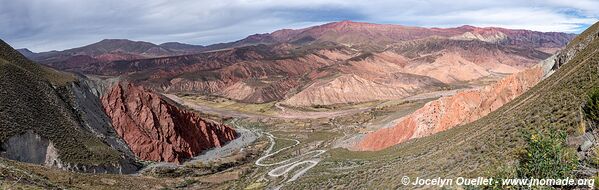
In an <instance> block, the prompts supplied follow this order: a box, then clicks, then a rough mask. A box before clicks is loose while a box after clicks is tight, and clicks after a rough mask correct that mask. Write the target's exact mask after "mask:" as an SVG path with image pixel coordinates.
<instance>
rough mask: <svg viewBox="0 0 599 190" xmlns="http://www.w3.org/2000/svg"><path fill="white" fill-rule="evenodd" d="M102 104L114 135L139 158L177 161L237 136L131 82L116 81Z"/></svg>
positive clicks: (220, 144)
mask: <svg viewBox="0 0 599 190" xmlns="http://www.w3.org/2000/svg"><path fill="white" fill-rule="evenodd" d="M102 105H103V107H104V110H105V112H106V114H107V115H108V117H110V118H111V120H112V125H113V126H114V128H115V130H116V132H117V133H118V135H119V136H120V137H121V138H123V139H124V140H125V142H126V143H127V144H128V145H129V147H130V148H131V150H132V151H133V153H135V155H137V156H138V157H139V158H141V159H143V160H153V161H167V162H176V163H181V161H183V160H184V159H186V158H190V157H193V156H196V155H198V154H199V153H201V152H202V151H203V150H206V149H209V148H212V147H220V146H222V145H223V144H224V143H226V142H228V141H230V140H233V139H235V138H236V137H237V134H236V133H235V131H234V130H233V129H231V128H229V127H228V126H225V125H222V124H218V123H215V122H210V121H207V120H204V119H202V118H200V117H199V116H198V115H197V114H195V113H193V112H190V111H186V110H182V109H180V108H178V107H177V106H174V105H171V104H170V103H169V102H167V101H166V100H165V99H164V98H163V97H162V96H160V95H158V94H155V93H153V92H151V91H149V90H146V89H144V88H142V87H137V86H134V85H132V84H117V85H115V86H114V87H113V88H112V89H111V90H109V91H108V92H107V93H106V94H105V95H104V96H102Z"/></svg>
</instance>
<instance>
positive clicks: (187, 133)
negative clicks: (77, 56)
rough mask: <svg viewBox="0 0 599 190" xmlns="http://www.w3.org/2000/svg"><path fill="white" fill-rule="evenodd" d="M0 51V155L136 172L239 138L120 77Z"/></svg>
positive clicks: (6, 48)
mask: <svg viewBox="0 0 599 190" xmlns="http://www.w3.org/2000/svg"><path fill="white" fill-rule="evenodd" d="M0 50H1V51H0V66H1V67H2V70H1V72H2V73H1V74H2V75H1V79H2V80H1V82H2V84H1V86H2V91H1V94H2V96H1V97H2V103H1V104H0V108H1V109H0V110H1V112H0V113H1V114H0V116H1V118H2V121H1V123H0V132H1V133H0V134H1V136H0V137H1V139H0V141H2V144H1V147H2V148H1V150H2V151H1V153H0V155H1V156H2V157H6V158H10V159H14V160H18V161H23V162H30V163H37V164H42V165H46V166H50V167H56V168H60V169H64V170H70V171H78V172H90V173H134V172H137V170H138V169H139V168H140V167H141V164H140V163H139V160H151V161H165V162H175V163H181V162H182V161H184V160H185V159H189V158H192V157H194V156H197V155H198V154H199V153H201V152H202V151H204V150H206V149H209V148H213V147H219V146H222V145H224V144H225V143H227V142H228V141H230V140H232V139H235V138H236V137H237V134H236V132H235V130H233V129H232V128H229V127H228V126H225V125H222V124H219V123H216V122H213V121H208V120H205V119H203V118H201V117H200V116H199V115H197V114H196V113H194V112H192V111H187V110H185V109H184V108H182V106H180V105H177V104H175V103H174V102H173V101H170V100H168V99H167V98H165V97H162V96H160V95H158V94H156V93H154V92H152V91H150V90H146V89H144V88H142V87H137V86H132V85H130V84H128V83H127V82H126V81H122V80H121V79H120V78H98V77H93V76H83V75H75V74H70V73H65V72H61V71H56V70H53V69H50V68H47V67H45V66H41V65H38V64H36V63H33V62H31V61H29V60H27V59H26V58H25V57H23V55H21V54H20V53H18V52H17V51H15V50H14V49H12V48H11V47H10V46H9V45H8V44H6V43H5V42H3V41H0ZM127 84H128V85H127ZM20 150H28V151H20Z"/></svg>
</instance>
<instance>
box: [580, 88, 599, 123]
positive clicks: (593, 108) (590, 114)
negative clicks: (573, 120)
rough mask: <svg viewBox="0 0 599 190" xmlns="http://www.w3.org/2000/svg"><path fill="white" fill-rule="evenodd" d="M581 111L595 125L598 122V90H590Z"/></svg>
mask: <svg viewBox="0 0 599 190" xmlns="http://www.w3.org/2000/svg"><path fill="white" fill-rule="evenodd" d="M582 110H583V111H584V114H585V115H586V117H587V118H588V119H589V120H591V121H593V122H595V123H597V122H599V88H595V89H593V90H591V92H590V93H589V98H588V100H587V102H586V104H585V105H584V107H583V108H582Z"/></svg>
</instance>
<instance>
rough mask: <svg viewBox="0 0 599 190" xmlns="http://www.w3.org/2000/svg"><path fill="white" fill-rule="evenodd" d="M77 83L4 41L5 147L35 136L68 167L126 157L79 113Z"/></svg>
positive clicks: (0, 125) (0, 106)
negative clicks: (94, 131) (17, 137)
mask: <svg viewBox="0 0 599 190" xmlns="http://www.w3.org/2000/svg"><path fill="white" fill-rule="evenodd" d="M73 80H74V78H73V76H72V75H70V74H64V73H60V72H56V71H54V70H52V69H48V68H45V67H42V66H40V65H37V64H35V63H33V62H31V61H29V60H27V59H26V58H25V57H23V56H22V55H21V54H19V53H18V52H16V51H15V50H14V49H12V48H11V47H10V46H9V45H8V44H6V43H4V42H2V41H0V94H2V95H1V96H0V142H4V141H5V140H7V139H8V138H10V137H12V136H15V135H19V134H23V133H25V132H26V131H32V132H34V133H36V134H37V135H39V136H41V137H42V138H45V139H48V140H50V141H51V142H52V143H53V144H54V146H55V147H56V148H57V149H58V150H59V154H60V159H61V160H62V161H63V162H67V163H78V164H92V165H104V164H106V165H108V164H115V163H116V162H117V161H118V160H120V155H121V154H120V153H119V152H118V151H116V150H114V149H112V148H111V147H110V146H109V145H107V144H106V143H105V142H104V141H103V140H102V139H100V138H97V137H96V136H95V135H94V134H92V133H91V132H89V131H87V130H86V129H85V128H84V127H82V126H81V123H80V121H79V120H78V116H77V115H78V114H81V113H78V111H77V110H74V109H73V107H72V106H71V105H73V104H74V103H73V101H74V100H73V97H72V91H71V90H72V89H70V85H69V84H71V83H72V82H73Z"/></svg>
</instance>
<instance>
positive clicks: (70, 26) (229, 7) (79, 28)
mask: <svg viewBox="0 0 599 190" xmlns="http://www.w3.org/2000/svg"><path fill="white" fill-rule="evenodd" d="M0 5H2V6H0V28H1V30H0V38H2V39H3V40H6V41H8V42H9V43H10V44H12V45H13V46H15V47H17V48H21V47H27V48H30V49H32V50H35V51H46V50H51V49H65V48H71V47H76V46H81V45H85V44H89V43H93V42H96V41H99V40H101V39H103V38H128V39H133V40H144V41H151V42H154V43H162V42H167V41H179V42H186V43H193V44H204V45H205V44H211V43H217V42H227V41H234V40H237V39H241V38H243V37H245V36H247V35H250V34H254V33H266V32H272V31H274V30H276V29H280V28H300V27H306V26H310V25H314V24H320V23H324V22H330V21H337V20H344V19H350V20H357V21H366V22H375V23H394V24H402V25H415V26H427V27H450V26H459V25H465V24H469V25H475V26H498V27H506V28H522V29H531V30H538V31H561V32H579V31H580V30H581V29H583V28H581V27H584V26H587V25H589V24H592V23H594V22H595V21H596V20H597V18H598V17H599V15H598V13H599V2H598V1H592V0H577V1H571V0H570V1H563V0H546V1H541V0H529V1H521V0H504V1H479V0H454V1H445V0H364V1H352V0H331V1H322V0H287V1H281V0H199V1H198V0H178V1H168V0H130V1H122V0H87V1H79V0H27V1H15V0H0Z"/></svg>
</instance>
